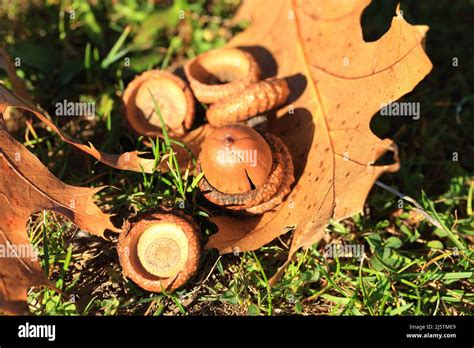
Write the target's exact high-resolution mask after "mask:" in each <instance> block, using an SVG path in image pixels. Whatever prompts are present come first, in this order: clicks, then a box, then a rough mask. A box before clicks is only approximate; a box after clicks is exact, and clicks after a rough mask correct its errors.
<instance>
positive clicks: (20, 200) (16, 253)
mask: <svg viewBox="0 0 474 348" xmlns="http://www.w3.org/2000/svg"><path fill="white" fill-rule="evenodd" d="M101 189H102V187H98V188H82V187H75V186H70V185H67V184H65V183H63V182H61V181H60V180H59V179H57V178H56V177H55V176H54V175H53V174H51V173H50V172H49V171H48V169H47V168H46V167H44V166H43V164H42V163H41V162H40V161H39V160H38V159H37V158H36V157H35V156H34V155H33V154H32V153H30V152H29V151H28V150H27V149H26V148H25V147H24V146H23V145H22V144H21V143H19V142H18V141H17V140H16V139H14V138H13V137H12V136H11V135H10V134H9V133H8V132H7V130H6V127H5V123H4V122H3V119H2V114H1V113H0V252H1V255H0V312H5V313H7V314H24V313H26V311H27V303H26V299H27V291H28V288H30V287H31V286H34V285H46V286H50V287H52V285H51V284H50V283H49V281H48V279H47V278H46V277H45V276H44V273H43V270H42V269H41V267H40V265H39V263H38V261H37V259H36V257H35V254H34V252H33V248H32V245H31V244H30V241H29V238H28V235H27V232H26V226H27V221H28V218H29V217H30V215H31V214H33V213H36V212H40V211H43V210H50V211H54V212H56V213H59V214H61V215H63V216H65V217H67V218H69V219H70V220H71V221H72V222H73V223H74V224H76V225H77V226H79V227H80V228H81V229H84V230H87V231H89V232H91V233H93V234H95V235H98V236H103V233H104V231H105V230H106V229H108V230H111V231H115V232H119V231H120V230H119V229H117V228H115V227H114V225H113V224H112V222H111V221H110V215H107V214H105V213H103V212H102V211H101V210H100V208H99V207H98V206H96V205H95V203H94V200H93V198H92V197H93V196H94V194H96V193H97V192H98V191H100V190H101Z"/></svg>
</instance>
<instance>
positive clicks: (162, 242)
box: [117, 211, 201, 292]
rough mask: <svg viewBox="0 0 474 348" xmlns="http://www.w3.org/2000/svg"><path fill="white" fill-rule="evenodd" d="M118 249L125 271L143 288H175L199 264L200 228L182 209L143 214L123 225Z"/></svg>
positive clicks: (159, 290) (152, 289)
mask: <svg viewBox="0 0 474 348" xmlns="http://www.w3.org/2000/svg"><path fill="white" fill-rule="evenodd" d="M117 250H118V254H119V259H120V264H121V265H122V269H123V273H124V274H125V275H126V276H127V277H129V278H130V279H132V280H133V281H134V282H135V283H137V284H138V285H139V286H140V287H141V288H143V289H145V290H148V291H153V292H161V291H173V290H175V289H177V288H179V287H180V286H182V285H183V284H185V283H186V282H187V281H188V280H189V278H190V277H191V276H192V275H193V274H194V273H195V272H196V270H197V268H198V265H199V260H200V256H201V246H200V241H199V228H198V226H197V225H196V223H195V222H194V221H193V220H192V218H191V217H190V216H188V215H185V214H184V213H182V212H181V211H173V212H164V211H160V212H156V213H148V214H143V215H141V216H140V217H139V218H138V219H136V221H133V222H131V223H129V224H127V225H126V226H125V227H124V231H123V232H122V234H121V235H120V237H119V244H118V247H117Z"/></svg>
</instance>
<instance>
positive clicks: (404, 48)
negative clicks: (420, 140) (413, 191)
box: [207, 0, 432, 281]
mask: <svg viewBox="0 0 474 348" xmlns="http://www.w3.org/2000/svg"><path fill="white" fill-rule="evenodd" d="M369 3H370V1H368V0H350V1H341V0H324V1H322V0H307V1H286V0H279V1H265V0H255V1H254V0H252V1H247V2H244V4H243V6H242V7H241V9H240V12H239V14H238V16H239V18H248V19H250V21H251V23H252V24H251V26H250V28H249V29H247V30H246V31H244V32H243V33H241V34H239V35H237V36H236V37H235V38H234V39H233V40H232V41H231V42H230V46H234V47H236V46H237V47H243V48H246V49H247V50H248V51H249V52H251V53H252V54H254V55H255V56H256V58H257V60H258V61H259V64H260V66H262V73H263V75H264V76H265V75H267V76H268V75H271V74H274V73H277V76H278V77H288V82H289V85H290V90H291V91H292V95H290V97H289V99H290V103H291V104H290V107H291V109H292V110H293V111H294V113H292V112H288V111H289V109H288V108H287V109H285V110H280V112H279V113H278V114H277V116H276V120H274V121H273V122H271V131H272V132H273V133H274V134H276V135H278V136H280V137H281V138H282V140H283V141H284V142H285V143H286V145H287V146H288V147H289V149H290V151H291V153H292V156H293V159H294V162H295V176H296V185H295V186H294V188H293V191H292V192H291V194H290V195H289V197H288V198H287V199H286V201H285V202H284V203H283V204H281V205H280V206H278V207H277V208H276V209H275V210H274V211H271V212H268V213H266V214H264V215H263V216H261V217H253V218H246V219H243V218H239V219H237V218H232V217H216V218H214V219H213V220H214V221H215V222H216V224H217V225H218V228H219V231H218V233H217V234H215V235H213V236H211V238H210V241H209V243H208V245H207V248H217V249H218V250H219V251H220V252H221V253H228V252H232V251H233V250H238V251H246V250H254V249H257V248H259V247H261V246H262V245H264V244H266V243H268V242H270V241H271V240H273V239H275V238H276V237H278V236H279V235H281V234H282V233H284V232H286V231H289V230H291V229H292V228H294V236H293V241H292V245H291V249H290V252H289V258H288V260H291V258H292V256H293V255H294V253H295V252H296V251H297V250H298V249H299V248H301V247H309V246H310V245H312V244H313V243H316V242H318V241H319V240H320V239H321V238H322V236H323V232H324V228H325V226H326V225H327V223H328V221H329V219H331V218H332V219H335V220H341V219H343V218H346V217H349V216H351V215H353V214H355V213H358V212H361V211H362V208H363V204H364V201H365V199H366V197H367V195H368V193H369V191H370V189H371V187H372V185H373V183H374V182H375V180H376V179H377V177H378V176H379V175H381V174H382V173H384V172H386V171H390V172H391V171H396V170H398V168H399V162H398V158H397V155H396V147H395V145H394V144H393V143H392V141H391V140H390V139H383V140H382V139H379V138H378V137H377V136H376V135H375V134H373V133H372V131H371V130H370V120H371V119H372V117H373V116H374V114H375V113H376V112H377V111H378V110H379V109H380V107H381V104H382V103H387V102H390V101H395V100H397V99H399V98H400V97H401V96H403V95H404V94H406V93H408V92H410V91H411V90H412V89H413V88H414V87H415V86H416V85H417V84H418V83H419V82H420V81H421V80H422V79H423V78H424V77H425V76H426V75H427V74H428V73H429V71H430V70H431V68H432V65H431V62H430V60H429V58H428V57H427V55H426V54H425V51H424V49H423V40H424V37H425V34H426V31H427V29H428V27H427V26H418V25H417V26H414V25H411V24H409V23H407V22H406V21H405V20H404V19H403V18H402V17H401V16H400V15H397V16H396V17H394V18H393V20H392V23H391V27H390V29H389V30H388V32H387V33H385V35H383V36H382V37H381V38H380V39H379V40H377V41H375V42H365V41H364V39H363V35H362V28H361V24H360V21H361V19H360V18H361V14H362V12H363V11H364V9H365V8H366V7H367V5H368V4H369ZM269 9H271V10H270V11H269ZM276 70H277V71H276ZM291 100H293V101H291ZM387 150H392V151H393V152H394V154H395V155H394V157H395V163H392V164H389V165H381V166H379V165H375V164H374V163H375V161H376V160H377V159H378V158H379V157H380V156H381V155H382V154H383V153H385V152H386V151H387ZM282 269H284V267H282ZM282 269H281V270H282ZM279 275H281V272H279V273H277V275H276V276H275V277H274V278H273V281H276V280H277V279H278V277H279Z"/></svg>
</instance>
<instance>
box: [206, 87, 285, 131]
mask: <svg viewBox="0 0 474 348" xmlns="http://www.w3.org/2000/svg"><path fill="white" fill-rule="evenodd" d="M289 94H290V90H289V88H288V83H287V81H286V80H285V79H278V78H270V79H266V80H263V81H260V82H257V83H254V84H252V85H250V86H249V87H248V88H246V89H245V91H243V92H242V93H239V94H238V95H235V96H232V97H229V98H227V99H223V100H220V101H218V102H217V103H215V104H212V105H211V106H210V107H209V108H208V109H207V111H206V118H207V120H208V121H209V123H210V124H211V125H213V126H214V127H220V126H223V125H226V124H231V123H237V122H244V121H246V120H248V119H250V118H252V117H255V116H257V115H261V114H264V113H266V112H268V111H270V110H272V109H275V108H277V107H279V106H281V105H283V104H284V103H285V102H286V100H287V98H288V96H289Z"/></svg>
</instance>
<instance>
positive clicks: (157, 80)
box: [123, 70, 195, 137]
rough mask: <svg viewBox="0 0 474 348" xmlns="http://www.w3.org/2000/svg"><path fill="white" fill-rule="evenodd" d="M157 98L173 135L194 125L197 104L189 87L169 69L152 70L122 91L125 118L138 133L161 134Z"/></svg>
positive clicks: (182, 132) (160, 109) (166, 123)
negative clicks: (156, 107)
mask: <svg viewBox="0 0 474 348" xmlns="http://www.w3.org/2000/svg"><path fill="white" fill-rule="evenodd" d="M155 101H156V105H157V106H158V108H159V111H160V113H161V115H162V116H163V122H164V124H165V125H166V127H167V130H168V131H169V133H170V134H171V135H182V134H184V133H185V132H186V131H187V130H189V129H190V128H191V127H192V125H193V122H194V117H195V104H194V97H193V94H192V92H191V89H190V88H189V86H188V85H187V84H186V82H184V81H183V80H182V79H180V78H179V77H178V76H176V75H174V74H172V73H170V72H168V71H161V70H150V71H146V72H144V73H143V74H141V75H139V76H137V77H136V78H135V79H134V80H133V81H132V82H130V83H129V84H128V86H127V88H126V89H125V92H124V94H123V103H124V109H125V119H126V121H127V123H128V124H129V126H130V127H131V128H132V129H133V130H134V131H135V132H136V133H138V134H140V135H145V136H151V137H156V136H159V135H161V134H162V122H161V119H160V115H159V114H157V113H156V110H155Z"/></svg>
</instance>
